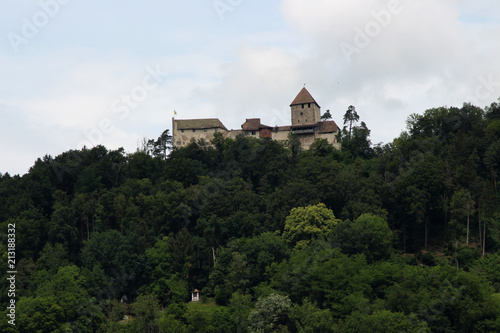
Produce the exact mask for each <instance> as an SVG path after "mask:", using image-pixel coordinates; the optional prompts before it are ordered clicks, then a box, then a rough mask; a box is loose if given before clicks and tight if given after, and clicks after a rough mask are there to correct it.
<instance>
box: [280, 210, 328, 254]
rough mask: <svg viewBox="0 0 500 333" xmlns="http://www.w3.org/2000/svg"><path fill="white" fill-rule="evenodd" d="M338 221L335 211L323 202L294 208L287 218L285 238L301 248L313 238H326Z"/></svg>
mask: <svg viewBox="0 0 500 333" xmlns="http://www.w3.org/2000/svg"><path fill="white" fill-rule="evenodd" d="M337 223H338V220H337V219H335V215H333V212H332V211H331V210H330V209H328V208H326V206H325V204H323V203H320V204H317V205H311V206H307V207H297V208H293V209H292V210H291V212H290V215H289V216H288V217H287V218H286V222H285V230H284V232H283V238H284V239H285V240H286V241H287V243H289V244H290V245H292V246H294V247H295V248H296V249H300V248H302V247H304V246H306V245H307V244H308V243H309V242H310V241H311V240H313V239H325V238H326V237H327V235H328V233H329V232H330V231H331V230H332V229H333V227H334V226H335V225H336V224H337Z"/></svg>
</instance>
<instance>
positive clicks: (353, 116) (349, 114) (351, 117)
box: [343, 105, 359, 140]
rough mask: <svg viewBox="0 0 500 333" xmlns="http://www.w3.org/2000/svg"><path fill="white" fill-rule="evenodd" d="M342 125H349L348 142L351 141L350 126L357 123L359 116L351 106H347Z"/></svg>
mask: <svg viewBox="0 0 500 333" xmlns="http://www.w3.org/2000/svg"><path fill="white" fill-rule="evenodd" d="M343 119H344V125H345V124H349V132H348V133H349V140H350V139H351V130H352V125H353V124H355V123H356V122H358V120H359V116H358V113H357V112H356V108H355V107H354V106H353V105H349V107H348V108H347V111H346V112H345V114H344V118H343Z"/></svg>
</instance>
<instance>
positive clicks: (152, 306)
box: [0, 100, 500, 333]
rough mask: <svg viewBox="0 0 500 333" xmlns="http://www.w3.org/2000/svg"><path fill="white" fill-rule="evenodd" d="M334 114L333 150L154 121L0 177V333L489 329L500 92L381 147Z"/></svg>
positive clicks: (421, 119)
mask: <svg viewBox="0 0 500 333" xmlns="http://www.w3.org/2000/svg"><path fill="white" fill-rule="evenodd" d="M499 101H500V100H499ZM352 109H354V108H352ZM352 109H351V108H350V109H349V110H350V111H351V112H352V111H353V110H352ZM349 110H348V112H349ZM348 112H347V113H346V116H345V117H344V120H345V121H344V125H345V126H344V129H343V130H342V132H341V138H340V139H341V142H342V150H340V151H339V150H336V149H334V148H333V147H332V146H331V145H330V144H328V143H327V142H326V141H323V140H318V141H316V142H315V143H314V144H313V145H312V146H311V148H310V149H308V150H302V149H301V146H300V142H299V140H298V138H297V137H294V136H290V137H289V139H288V140H286V141H284V142H277V141H272V140H269V139H255V138H249V137H245V136H240V137H237V138H236V139H227V138H223V137H222V136H221V135H217V136H216V137H215V138H214V140H213V141H212V142H203V141H199V142H194V141H193V142H192V143H191V144H190V145H188V146H187V147H184V148H178V149H173V150H172V151H170V152H169V154H168V155H165V154H164V152H163V149H162V144H163V145H164V144H165V142H167V141H168V140H165V138H167V139H168V131H166V132H164V133H163V134H162V136H160V138H159V139H158V140H149V141H145V143H144V145H143V147H141V148H140V149H138V151H137V152H134V153H126V152H125V151H124V150H123V149H118V150H108V149H107V148H105V147H103V146H96V147H94V148H91V149H90V148H83V149H82V150H70V151H67V152H64V153H62V154H60V155H59V156H56V157H52V156H44V157H43V158H40V159H38V160H37V161H36V162H35V163H34V165H33V166H32V167H31V169H30V171H29V172H28V173H27V174H25V175H23V176H22V177H21V176H18V175H16V176H11V175H9V174H8V173H6V174H0V198H1V200H0V225H1V235H2V238H3V239H2V243H1V244H0V246H1V247H0V255H1V256H2V259H3V260H2V267H3V269H2V272H1V274H2V278H1V282H0V289H1V299H0V301H1V309H0V310H2V311H1V317H2V320H1V321H0V331H1V332H28V333H33V332H169V333H170V332H173V333H175V332H221V333H222V332H224V333H226V332H499V331H500V254H499V250H500V205H499V203H500V200H499V199H500V196H499V194H498V192H497V178H498V176H499V172H500V104H499V103H493V104H491V105H490V106H488V107H486V108H484V109H481V108H479V107H476V106H474V105H471V104H464V105H463V106H462V107H461V108H457V107H440V108H435V109H430V110H427V111H425V112H424V113H423V114H414V115H411V116H410V117H409V119H408V120H407V129H406V131H404V132H402V133H401V134H400V136H399V137H397V138H396V139H394V141H393V142H392V143H389V144H385V145H373V144H372V143H371V142H370V130H369V129H368V127H367V125H366V124H365V123H364V122H359V117H353V115H352V114H349V113H348ZM356 116H357V114H356ZM163 148H165V147H163ZM12 226H15V235H16V236H15V269H16V276H15V279H16V280H15V286H16V288H15V297H14V298H12V297H11V296H9V295H8V291H9V284H10V281H9V277H10V275H9V274H8V273H7V272H8V271H9V270H12V269H9V267H7V261H8V260H7V258H8V257H9V253H10V252H9V251H10V248H9V249H8V247H7V239H8V237H7V230H8V229H9V228H11V227H12ZM13 259H14V258H13ZM194 289H199V290H201V292H202V293H201V301H200V302H190V301H191V292H192V291H193V290H194ZM12 299H14V300H15V321H12V320H13V319H12V316H11V317H9V313H12V311H10V310H9V308H8V307H9V306H11V304H12V303H11V301H12ZM8 321H11V322H10V323H9V322H8ZM13 323H15V325H13Z"/></svg>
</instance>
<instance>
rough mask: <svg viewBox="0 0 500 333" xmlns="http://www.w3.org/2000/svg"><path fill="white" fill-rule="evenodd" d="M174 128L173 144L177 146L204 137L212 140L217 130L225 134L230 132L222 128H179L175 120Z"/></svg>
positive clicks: (185, 144) (182, 145)
mask: <svg viewBox="0 0 500 333" xmlns="http://www.w3.org/2000/svg"><path fill="white" fill-rule="evenodd" d="M173 127H174V130H173V131H172V133H173V138H172V139H173V140H172V142H173V144H174V146H176V147H184V146H187V145H188V144H189V143H190V142H191V140H192V139H194V140H195V141H198V140H199V139H204V140H205V141H207V142H210V141H212V140H213V138H214V134H215V133H216V132H221V133H222V134H223V135H225V134H226V133H228V131H226V130H224V129H222V128H206V129H184V130H179V129H177V123H176V121H175V120H174V121H173Z"/></svg>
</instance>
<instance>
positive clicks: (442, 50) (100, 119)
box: [0, 0, 500, 175]
mask: <svg viewBox="0 0 500 333" xmlns="http://www.w3.org/2000/svg"><path fill="white" fill-rule="evenodd" d="M499 55H500V1H498V0H475V1H466V0H401V1H398V0H281V1H278V0H252V1H250V0H186V1H178V0H177V1H173V0H141V1H138V0H136V1H133V0H106V1H102V0H85V1H83V0H39V1H28V0H26V1H19V0H0V173H6V172H8V173H10V174H11V175H14V174H20V175H23V174H25V173H26V172H28V171H29V168H30V167H31V166H32V165H33V164H34V162H35V160H36V159H37V158H39V157H43V156H45V155H51V156H53V157H54V156H57V155H59V154H61V153H63V152H65V151H67V150H70V149H81V148H82V147H83V146H86V147H89V148H90V147H92V146H95V145H98V144H102V145H105V146H106V147H107V148H108V149H117V148H119V147H124V148H125V150H126V151H127V152H130V153H132V152H134V151H136V150H137V148H138V146H140V142H141V141H142V140H143V139H144V138H147V139H156V138H157V137H158V136H159V135H160V134H161V133H162V132H163V131H164V130H165V129H171V126H172V117H173V116H174V111H175V112H176V113H177V115H176V118H178V119H191V118H219V119H220V120H221V121H222V122H223V123H224V125H225V126H226V127H227V128H228V129H231V128H232V129H239V128H241V127H240V126H241V124H242V123H243V122H244V121H245V119H246V118H261V121H262V123H264V124H266V125H269V126H274V125H288V124H290V106H289V105H290V103H291V102H292V100H293V99H294V98H295V96H296V95H297V94H298V92H299V91H300V90H301V89H302V87H303V86H304V84H305V86H306V88H307V89H308V91H309V92H310V93H311V94H312V96H313V97H314V98H315V100H316V101H317V102H318V104H319V105H320V106H321V109H322V112H324V111H326V110H330V112H331V114H332V116H333V120H335V122H336V123H337V124H338V125H339V126H340V127H341V126H342V125H343V120H342V118H343V115H344V113H345V111H346V110H347V108H348V107H349V105H354V106H355V108H356V111H357V113H358V115H359V116H360V121H364V122H365V123H366V125H367V127H368V128H369V129H370V130H371V136H370V139H371V141H372V143H373V144H378V143H383V144H385V143H390V142H392V141H393V139H395V138H396V137H398V136H399V135H400V134H401V132H402V131H404V130H405V129H406V119H407V118H408V116H409V115H411V114H413V113H419V114H422V113H424V112H425V110H427V109H429V108H434V107H441V106H448V107H451V106H457V107H460V106H462V105H463V103H464V102H470V103H472V104H474V105H477V106H479V107H481V108H484V107H485V106H487V105H490V104H491V103H492V102H494V101H497V100H498V98H499V97H500V56H499Z"/></svg>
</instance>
